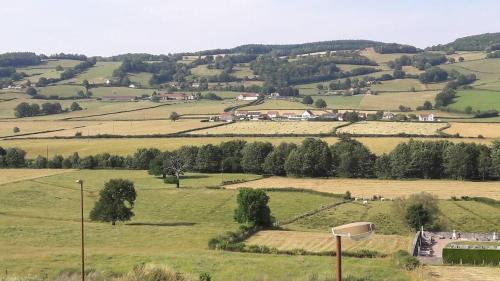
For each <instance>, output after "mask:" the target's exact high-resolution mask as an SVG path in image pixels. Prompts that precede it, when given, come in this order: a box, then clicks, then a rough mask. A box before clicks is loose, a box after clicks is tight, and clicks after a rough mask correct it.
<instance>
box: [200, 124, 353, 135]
mask: <svg viewBox="0 0 500 281" xmlns="http://www.w3.org/2000/svg"><path fill="white" fill-rule="evenodd" d="M342 124H345V122H319V121H318V122H316V121H314V122H308V121H241V122H235V123H231V124H228V125H225V126H221V127H215V128H208V129H205V130H200V131H194V132H191V133H190V134H195V135H205V134H206V135H220V134H235V135H237V134H241V135H245V134H247V135H252V134H268V135H275V134H277V135H285V134H329V133H333V130H334V129H335V128H336V127H338V126H340V125H342Z"/></svg>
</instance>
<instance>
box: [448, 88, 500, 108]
mask: <svg viewBox="0 0 500 281" xmlns="http://www.w3.org/2000/svg"><path fill="white" fill-rule="evenodd" d="M467 106H470V107H472V110H473V111H476V110H481V111H486V110H490V109H495V110H499V111H500V92H493V91H482V90H480V91H478V90H467V91H459V92H457V96H456V98H455V102H454V103H452V104H450V105H449V106H448V107H449V108H451V109H453V110H459V111H464V110H465V108H466V107H467Z"/></svg>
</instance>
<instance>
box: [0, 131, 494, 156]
mask: <svg viewBox="0 0 500 281" xmlns="http://www.w3.org/2000/svg"><path fill="white" fill-rule="evenodd" d="M82 133H84V132H82ZM235 139H243V140H246V141H248V142H254V141H267V142H270V143H272V144H273V145H279V144H280V143H281V142H292V143H296V144H299V143H301V142H302V141H303V140H304V138H303V137H273V136H266V137H202V138H192V137H178V138H177V137H176V138H115V139H108V138H106V139H78V138H75V139H29V140H28V139H11V140H0V146H2V147H4V148H5V147H19V148H22V149H24V150H25V151H26V152H27V154H28V157H31V158H34V157H36V156H38V155H45V154H46V153H47V149H48V150H49V157H52V156H53V155H54V154H61V155H70V154H72V153H73V152H75V151H78V153H80V155H92V154H97V153H103V152H108V153H112V154H118V155H128V154H132V153H134V152H135V151H136V150H137V149H138V148H141V147H156V148H158V149H160V150H175V149H177V148H179V147H181V146H183V145H196V146H201V145H205V144H220V143H221V142H224V141H230V140H235ZM321 139H322V140H323V141H325V142H327V143H328V144H334V143H335V142H337V140H338V139H337V138H335V137H325V138H321ZM414 139H415V140H419V138H414ZM357 140H358V141H360V142H362V143H363V144H364V145H366V146H367V147H368V148H369V149H370V150H371V151H372V152H374V153H376V154H382V153H388V152H390V151H391V150H392V149H394V147H396V145H398V144H400V143H402V142H408V141H409V139H408V138H394V137H391V138H384V137H376V138H357ZM420 140H426V139H420ZM448 141H451V142H474V143H482V144H486V145H490V144H491V139H478V138H476V139H448Z"/></svg>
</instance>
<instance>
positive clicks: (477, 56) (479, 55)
mask: <svg viewBox="0 0 500 281" xmlns="http://www.w3.org/2000/svg"><path fill="white" fill-rule="evenodd" d="M446 57H447V58H454V59H455V60H456V61H458V59H459V58H460V57H463V58H464V59H465V61H472V60H482V59H485V58H486V53H485V52H472V51H471V52H466V51H458V52H455V53H454V54H452V55H446Z"/></svg>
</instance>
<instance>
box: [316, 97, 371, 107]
mask: <svg viewBox="0 0 500 281" xmlns="http://www.w3.org/2000/svg"><path fill="white" fill-rule="evenodd" d="M311 97H312V98H313V100H317V99H323V100H325V102H326V104H327V108H334V109H359V108H360V103H361V101H362V100H363V95H356V96H346V97H344V96H332V95H312V96H311Z"/></svg>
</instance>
